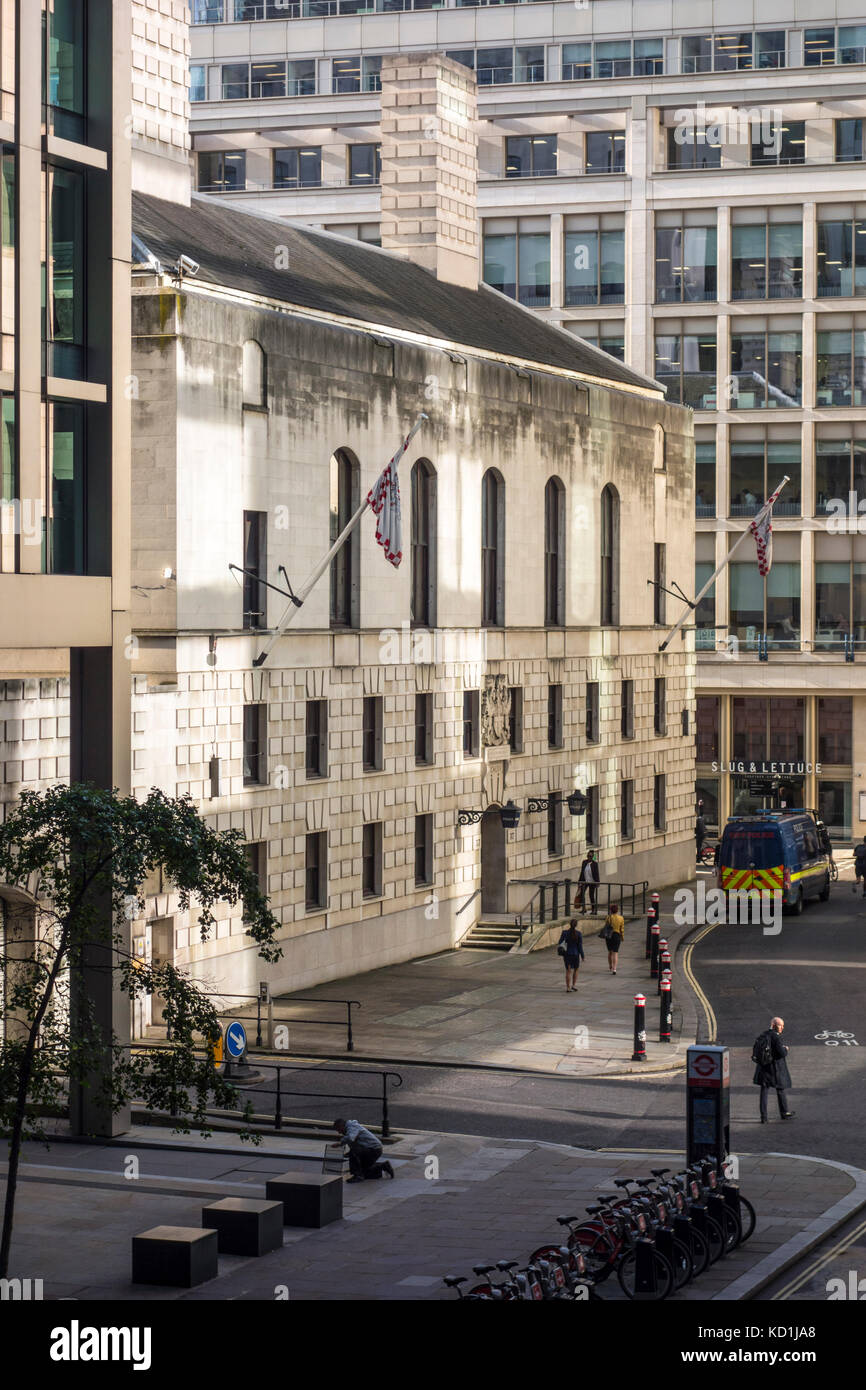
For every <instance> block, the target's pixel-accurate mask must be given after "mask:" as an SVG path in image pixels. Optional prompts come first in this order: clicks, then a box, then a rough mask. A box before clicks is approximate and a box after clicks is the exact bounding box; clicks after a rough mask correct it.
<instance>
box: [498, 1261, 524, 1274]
mask: <svg viewBox="0 0 866 1390" xmlns="http://www.w3.org/2000/svg"><path fill="white" fill-rule="evenodd" d="M519 1263H520V1261H519V1260H497V1261H496V1268H497V1269H501V1270H502V1273H503V1274H507V1273H508V1271H509V1269H514V1268H515V1266H516V1265H518V1264H519Z"/></svg>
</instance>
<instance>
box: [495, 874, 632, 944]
mask: <svg viewBox="0 0 866 1390" xmlns="http://www.w3.org/2000/svg"><path fill="white" fill-rule="evenodd" d="M512 883H520V884H524V885H525V884H533V883H535V884H537V885H538V887H537V889H536V891H535V893H533V895H532V897H531V898H530V899H529V902H528V903H526V904H525V906H524V907H523V909H522V912H520V913H519V914H518V917H519V925H520V927H521V944H522V942H523V936H522V928H523V918H524V916H525V914H526V912H527V911H528V912H529V927H530V929H531V928H532V927H534V925H535V921H536V914H535V908H536V903H538V909H539V910H538V923H539V925H541V926H543V925H544V923H545V921H556V920H557V918H558V917H559V916H560V915H563V916H569V915H570V913H571V889H572V885H575V886H577V885H579V883H580V880H579V879H575V878H562V879H549V878H512V879H510V880H509V885H510V884H512ZM595 888H596V891H597V892H598V891H599V890H600V891H603V892H605V893H606V895H607V910H608V912H609V911H610V904H611V902H618V903H619V904H620V906H621V907H623V908H624V907H625V904H626V899H627V897H628V896H629V895H630V898H631V911H630V917H629V920H632V919H633V918H635V917H637V916H640V915H643V914H645V913H646V895H647V889H648V888H649V880H648V879H641V880H640V881H639V882H637V883H625V882H622V881H620V880H617V881H616V882H613V881H610V880H605V879H602V880H600V881H599V882H598V883H597V884H595ZM560 889H564V890H565V894H564V903H563V906H564V909H565V911H564V913H563V914H560V913H559V894H560ZM548 892H551V894H552V901H551V905H550V911H548V910H547V904H546V900H547V894H548ZM638 894H640V900H641V906H640V909H639V910H638V909H637V906H636V904H637V896H638ZM515 921H517V918H516V919H515Z"/></svg>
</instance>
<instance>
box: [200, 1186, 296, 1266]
mask: <svg viewBox="0 0 866 1390" xmlns="http://www.w3.org/2000/svg"><path fill="white" fill-rule="evenodd" d="M201 1224H202V1226H207V1227H208V1228H209V1229H211V1230H214V1231H216V1233H217V1237H218V1240H219V1249H220V1254H222V1255H266V1254H267V1253H268V1251H269V1250H280V1249H281V1248H282V1244H283V1204H282V1202H263V1201H260V1200H258V1199H257V1198H255V1197H223V1198H222V1199H221V1200H220V1201H219V1202H211V1203H209V1205H208V1206H206V1207H202V1209H201Z"/></svg>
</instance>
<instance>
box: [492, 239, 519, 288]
mask: <svg viewBox="0 0 866 1390" xmlns="http://www.w3.org/2000/svg"><path fill="white" fill-rule="evenodd" d="M484 282H485V284H488V285H492V286H493V288H494V289H495V290H499V292H500V294H507V295H508V296H509V298H511V299H516V298H517V233H516V231H515V232H505V233H499V234H495V233H491V232H485V234H484Z"/></svg>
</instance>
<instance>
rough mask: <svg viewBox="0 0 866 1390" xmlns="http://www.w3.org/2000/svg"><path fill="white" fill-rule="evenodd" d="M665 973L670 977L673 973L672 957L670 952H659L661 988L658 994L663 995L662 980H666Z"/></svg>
mask: <svg viewBox="0 0 866 1390" xmlns="http://www.w3.org/2000/svg"><path fill="white" fill-rule="evenodd" d="M665 971H667V972H668V975H669V976H670V975H671V974H672V971H671V956H670V951H660V952H659V987H658V993H659V994H660V993H661V982H662V979H663V978H664V973H665Z"/></svg>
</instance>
